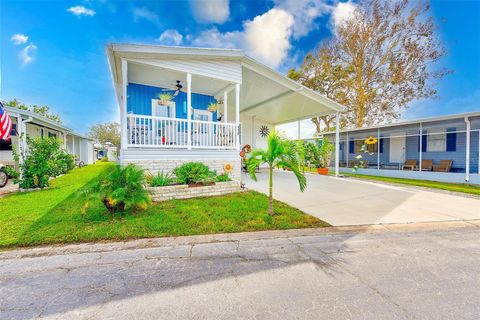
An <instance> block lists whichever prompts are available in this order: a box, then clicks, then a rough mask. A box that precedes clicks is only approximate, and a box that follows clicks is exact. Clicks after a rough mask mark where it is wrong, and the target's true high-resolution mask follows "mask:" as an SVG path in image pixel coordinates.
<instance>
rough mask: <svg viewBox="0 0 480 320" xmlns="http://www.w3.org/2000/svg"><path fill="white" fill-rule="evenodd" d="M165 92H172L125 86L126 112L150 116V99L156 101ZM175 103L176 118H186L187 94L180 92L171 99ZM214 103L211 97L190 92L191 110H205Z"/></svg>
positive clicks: (135, 84) (161, 89)
mask: <svg viewBox="0 0 480 320" xmlns="http://www.w3.org/2000/svg"><path fill="white" fill-rule="evenodd" d="M165 92H171V93H173V92H174V91H173V90H168V89H164V88H160V87H154V86H147V85H144V84H138V83H129V84H128V86H127V112H131V113H134V114H140V115H146V116H151V115H152V99H157V98H158V95H159V94H161V93H165ZM173 101H174V102H175V113H176V118H180V119H186V118H187V94H186V93H185V92H182V91H180V92H179V93H178V95H177V96H176V97H175V98H174V99H173ZM211 102H215V98H214V97H213V96H208V95H204V94H199V93H193V92H192V108H193V109H200V110H207V108H208V104H209V103H211ZM212 119H213V121H216V120H217V113H216V112H214V113H213V116H212Z"/></svg>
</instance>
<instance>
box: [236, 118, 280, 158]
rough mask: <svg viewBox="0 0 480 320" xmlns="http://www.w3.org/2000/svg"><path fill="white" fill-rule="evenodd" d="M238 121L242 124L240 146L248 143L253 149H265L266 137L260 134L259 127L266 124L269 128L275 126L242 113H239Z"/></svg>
mask: <svg viewBox="0 0 480 320" xmlns="http://www.w3.org/2000/svg"><path fill="white" fill-rule="evenodd" d="M240 121H241V124H242V129H241V130H242V140H241V141H242V146H244V145H246V144H249V145H250V146H251V147H252V148H253V149H255V148H259V149H266V148H267V137H262V136H261V135H260V128H261V127H262V126H267V127H268V128H269V129H270V130H274V129H275V126H273V125H271V124H268V123H266V122H264V121H261V120H259V119H258V118H255V117H251V116H247V115H244V114H240Z"/></svg>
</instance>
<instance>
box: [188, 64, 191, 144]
mask: <svg viewBox="0 0 480 320" xmlns="http://www.w3.org/2000/svg"><path fill="white" fill-rule="evenodd" d="M187 126H188V127H187V146H188V150H192V74H191V73H187Z"/></svg>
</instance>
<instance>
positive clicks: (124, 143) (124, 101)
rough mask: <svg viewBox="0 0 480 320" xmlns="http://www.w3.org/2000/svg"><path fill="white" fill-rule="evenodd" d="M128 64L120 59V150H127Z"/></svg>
mask: <svg viewBox="0 0 480 320" xmlns="http://www.w3.org/2000/svg"><path fill="white" fill-rule="evenodd" d="M127 68H128V63H127V60H125V59H122V101H121V106H120V125H121V128H122V129H121V130H120V132H121V137H120V138H121V141H120V142H121V143H120V145H121V150H125V149H127V143H128V139H127V81H128V73H127V72H128V69H127ZM73 141H74V142H73V145H74V146H75V137H73Z"/></svg>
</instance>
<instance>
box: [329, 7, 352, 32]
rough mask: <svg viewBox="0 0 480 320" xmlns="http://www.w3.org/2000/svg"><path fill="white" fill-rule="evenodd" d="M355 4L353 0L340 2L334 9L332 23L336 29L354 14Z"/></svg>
mask: <svg viewBox="0 0 480 320" xmlns="http://www.w3.org/2000/svg"><path fill="white" fill-rule="evenodd" d="M354 11H355V4H354V3H353V2H351V1H348V2H339V3H338V4H337V5H336V6H335V7H334V8H333V11H332V17H331V24H332V26H333V28H334V29H336V28H338V27H339V26H340V25H342V24H343V23H344V22H345V21H347V20H348V19H350V18H351V17H352V16H353V12H354Z"/></svg>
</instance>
